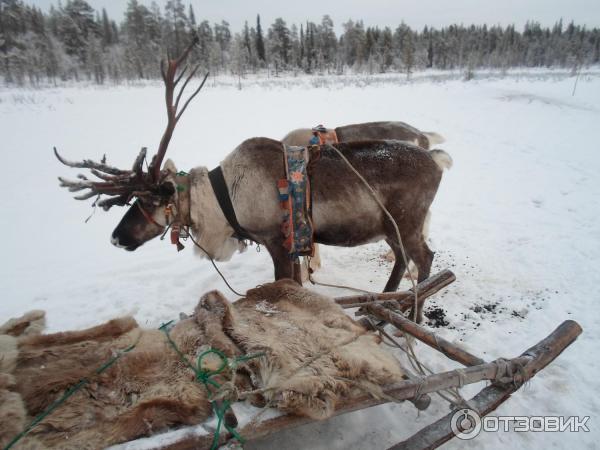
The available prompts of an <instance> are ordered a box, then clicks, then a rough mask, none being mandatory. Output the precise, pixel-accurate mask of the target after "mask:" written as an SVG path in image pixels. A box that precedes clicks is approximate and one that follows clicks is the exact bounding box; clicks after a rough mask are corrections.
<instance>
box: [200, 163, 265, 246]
mask: <svg viewBox="0 0 600 450" xmlns="http://www.w3.org/2000/svg"><path fill="white" fill-rule="evenodd" d="M208 179H209V180H210V184H211V186H212V188H213V191H214V193H215V197H217V201H218V202H219V206H220V207H221V210H222V211H223V214H224V215H225V218H226V219H227V222H229V225H231V227H232V228H233V231H234V232H235V234H234V237H236V238H237V239H249V240H251V241H253V240H254V239H252V237H250V235H249V234H248V232H247V231H246V230H245V229H244V227H242V226H241V225H240V223H239V222H238V220H237V217H236V215H235V210H234V209H233V204H232V203H231V197H230V196H229V190H228V189H227V184H226V183H225V177H224V176H223V171H222V170H221V166H217V167H216V168H215V169H213V170H211V171H210V172H208Z"/></svg>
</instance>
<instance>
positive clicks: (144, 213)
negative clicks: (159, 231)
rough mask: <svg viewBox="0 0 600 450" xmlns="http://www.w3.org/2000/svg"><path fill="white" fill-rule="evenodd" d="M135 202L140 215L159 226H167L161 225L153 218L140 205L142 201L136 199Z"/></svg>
mask: <svg viewBox="0 0 600 450" xmlns="http://www.w3.org/2000/svg"><path fill="white" fill-rule="evenodd" d="M135 204H136V205H138V208H140V211H141V212H142V215H143V216H144V218H145V219H146V220H147V221H148V222H150V223H153V224H154V225H156V226H157V227H161V228H165V227H166V226H167V225H161V224H160V223H158V222H157V221H156V220H154V218H153V217H152V216H151V215H150V213H149V212H148V211H146V210H145V209H144V207H143V206H142V202H141V201H139V200H138V201H136V202H135Z"/></svg>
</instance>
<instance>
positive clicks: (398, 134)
mask: <svg viewBox="0 0 600 450" xmlns="http://www.w3.org/2000/svg"><path fill="white" fill-rule="evenodd" d="M332 131H334V132H335V134H336V136H337V138H338V141H339V142H351V141H366V140H369V139H376V140H380V139H396V140H399V141H406V142H410V143H412V144H414V145H417V146H419V147H421V148H424V149H425V150H429V149H430V148H431V147H432V146H434V145H436V144H441V143H442V142H444V141H445V140H444V138H443V137H442V136H440V135H439V134H438V133H434V132H432V131H419V130H417V129H416V128H415V127H412V126H410V125H409V124H407V123H404V122H392V121H389V122H367V123H357V124H353V125H345V126H342V127H337V128H333V129H331V128H328V129H327V132H328V133H331V132H332ZM311 135H312V130H311V129H310V128H298V129H296V130H293V131H290V132H289V133H288V134H286V135H285V136H284V137H283V139H281V142H283V143H284V144H286V145H299V146H302V147H303V146H305V145H308V142H309V140H310V137H311Z"/></svg>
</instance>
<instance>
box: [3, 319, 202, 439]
mask: <svg viewBox="0 0 600 450" xmlns="http://www.w3.org/2000/svg"><path fill="white" fill-rule="evenodd" d="M171 335H172V337H173V339H174V340H175V341H176V342H177V345H178V346H179V347H180V348H181V349H182V351H184V352H186V354H187V355H188V357H190V358H191V357H193V356H194V355H195V352H196V349H197V348H198V347H199V346H200V345H201V342H199V341H198V340H199V339H200V338H201V336H202V333H201V331H200V328H199V327H198V326H197V325H196V323H195V322H194V321H193V320H191V319H187V320H184V321H182V322H180V323H179V324H178V325H177V326H176V327H175V328H174V329H173V330H172V332H171ZM1 337H3V338H6V337H7V336H1ZM13 339H14V338H13ZM134 343H137V345H136V347H135V349H134V350H133V351H131V352H130V353H126V354H124V356H122V357H121V358H120V359H119V360H118V361H117V363H115V364H114V365H113V366H112V367H110V368H109V369H108V370H106V371H105V372H103V373H101V374H100V375H93V372H94V370H96V369H97V368H98V367H100V366H101V365H102V364H104V363H105V362H107V361H108V360H110V358H111V357H112V356H114V355H115V354H116V352H118V351H120V350H124V349H125V348H127V347H129V346H130V345H132V344H134ZM15 344H16V346H15V348H16V350H17V356H16V360H15V363H14V364H12V367H13V370H12V371H11V373H7V372H5V373H2V374H0V421H1V422H2V429H1V431H0V446H2V447H4V446H5V445H6V444H8V442H9V441H10V440H11V439H12V438H13V437H14V436H15V435H16V434H17V433H19V432H20V431H21V430H23V429H24V428H25V427H26V426H27V425H28V424H29V423H30V421H31V420H32V419H33V418H34V417H35V416H37V415H38V414H40V413H41V412H43V411H44V410H45V409H46V408H47V407H48V406H49V405H50V404H51V403H52V402H53V401H55V400H56V399H58V398H60V397H61V396H62V394H63V393H64V392H65V390H66V389H68V388H69V387H70V386H72V385H74V384H75V383H77V382H78V381H79V380H81V379H82V378H88V379H90V383H88V384H87V385H86V386H85V387H83V388H82V389H81V390H80V391H78V392H77V393H75V394H74V395H72V396H71V397H70V398H69V399H67V400H66V402H65V403H63V404H62V405H61V406H59V407H58V408H57V409H56V410H54V412H52V414H50V415H49V416H48V417H47V418H45V419H44V420H43V421H42V422H41V423H40V424H39V425H37V427H35V428H34V429H33V430H32V432H31V433H30V434H29V435H28V436H27V437H25V438H23V439H21V441H19V443H18V444H17V445H16V446H15V447H14V448H16V449H19V448H31V449H38V448H47V447H56V448H61V449H96V448H104V447H106V446H108V445H111V444H115V443H119V442H124V441H129V440H132V439H135V438H137V437H140V436H146V435H149V434H153V433H155V432H158V431H162V430H164V429H166V428H169V427H173V426H177V425H191V424H196V423H199V422H201V421H203V420H204V419H206V418H207V417H208V416H209V415H210V414H211V412H212V410H211V406H210V404H209V402H208V400H207V397H206V392H205V389H204V387H203V386H202V385H201V384H199V383H197V382H196V381H194V376H193V373H192V372H191V371H190V369H188V368H187V367H185V366H184V365H183V363H181V362H180V360H179V358H178V357H177V355H176V354H175V353H174V352H173V350H171V348H170V347H168V344H167V343H166V339H165V336H164V334H163V333H162V332H161V331H159V330H142V329H140V328H138V326H137V323H136V322H135V320H133V319H132V318H122V319H115V320H111V321H109V322H107V323H105V324H103V325H100V326H97V327H94V328H90V329H87V330H82V331H74V332H64V333H56V334H49V335H37V336H36V335H33V336H24V337H19V338H18V339H15ZM3 347H4V348H3V350H2V355H5V354H6V353H4V351H5V350H7V348H6V346H3ZM2 379H4V380H5V382H4V383H2V381H1V380H2ZM7 400H8V401H9V403H6V401H7Z"/></svg>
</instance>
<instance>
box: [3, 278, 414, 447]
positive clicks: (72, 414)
mask: <svg viewBox="0 0 600 450" xmlns="http://www.w3.org/2000/svg"><path fill="white" fill-rule="evenodd" d="M24 320H26V319H24ZM18 322H19V320H17V321H15V322H13V325H15V324H17V326H18ZM13 328H14V327H12V326H11V327H10V329H13ZM23 329H25V328H23ZM170 335H171V337H172V339H173V340H174V341H175V343H176V345H177V347H178V348H179V349H180V350H181V351H182V352H183V353H184V354H185V355H186V357H187V358H188V360H189V361H195V358H197V356H198V354H199V353H200V352H202V351H203V350H205V349H207V348H209V347H213V348H217V349H219V350H221V351H223V352H224V353H225V354H227V355H228V356H229V357H235V356H239V355H243V354H251V353H258V352H264V353H265V356H261V357H259V358H255V359H251V360H250V361H248V362H247V363H246V364H240V367H239V368H238V372H237V374H236V387H237V389H238V391H240V392H247V391H253V390H258V391H260V392H261V394H262V396H261V397H259V398H250V399H251V400H255V401H256V402H258V403H260V404H261V405H264V404H265V403H268V404H269V405H271V406H274V407H277V408H280V409H282V410H284V411H288V412H292V413H295V414H302V415H306V416H308V417H311V418H314V419H324V418H327V417H329V416H331V415H332V414H333V412H334V410H335V408H336V405H337V404H338V403H339V402H340V400H341V399H343V398H344V397H347V396H353V395H356V394H359V393H365V392H368V393H371V394H372V395H377V394H378V393H379V392H380V390H379V389H380V388H379V386H381V385H385V384H389V383H393V382H396V381H399V380H401V379H402V370H401V368H400V367H399V365H398V363H397V362H396V360H395V359H394V358H393V357H392V356H391V355H389V354H387V353H386V352H384V351H383V350H382V349H381V348H380V347H379V345H378V344H379V339H378V337H377V336H375V335H374V334H371V333H368V332H367V331H366V330H365V329H364V328H363V327H361V326H360V325H358V324H357V323H356V322H354V321H353V320H352V319H350V318H349V317H348V316H346V315H345V313H344V311H343V310H342V309H341V308H340V307H339V306H338V305H336V304H335V302H333V300H332V299H330V298H327V297H323V296H321V295H318V294H316V293H314V292H311V291H309V290H307V289H303V288H301V287H299V286H298V285H297V284H295V283H294V282H293V281H291V280H281V281H278V282H275V283H271V284H267V285H265V286H261V287H259V288H256V289H252V290H250V291H248V293H247V296H246V298H244V299H241V300H240V301H237V302H236V303H234V304H229V303H228V302H227V300H226V299H225V298H224V297H223V295H222V294H220V293H219V292H217V291H212V292H209V293H208V294H206V295H204V296H203V297H202V298H201V299H200V302H199V303H198V306H197V307H196V309H195V312H194V314H193V315H192V316H191V317H189V318H186V319H184V320H182V321H181V322H179V323H178V324H177V325H176V326H175V327H174V328H173V330H172V331H171V332H170ZM0 338H4V344H5V345H4V346H3V347H2V349H0V357H5V356H7V355H8V358H9V359H10V362H8V363H7V364H5V365H3V366H2V373H0V422H1V423H2V427H1V429H0V446H2V447H4V446H5V445H6V444H7V443H8V442H9V441H10V440H11V439H12V438H13V437H14V436H15V435H16V434H17V433H18V432H19V431H21V430H22V429H24V428H25V426H26V425H27V424H28V423H29V422H30V421H31V420H32V419H33V418H34V417H35V416H37V415H38V414H40V413H41V412H43V411H44V410H45V409H46V408H47V407H48V406H49V405H50V404H51V403H52V402H53V401H55V400H56V399H57V398H59V397H60V396H61V395H62V394H63V392H64V391H65V390H66V389H68V388H69V387H70V386H72V385H73V384H75V383H77V382H78V381H79V380H81V379H82V378H88V379H89V380H90V383H88V384H87V385H86V386H85V387H83V388H82V389H81V390H80V391H79V392H77V393H76V394H74V395H73V396H72V397H70V398H69V399H68V400H67V401H66V402H65V403H64V404H62V405H61V406H60V407H59V408H57V409H56V410H55V411H54V412H53V413H52V414H50V415H49V416H48V417H46V418H45V419H44V420H43V421H42V422H41V423H40V424H39V425H38V426H37V427H36V428H34V430H33V431H32V432H31V433H30V435H28V436H27V437H25V438H24V439H23V440H22V441H20V442H19V444H18V445H17V446H16V448H23V449H24V448H32V449H37V448H46V447H59V448H64V449H87V448H89V449H94V448H102V447H105V446H108V445H111V444H115V443H119V442H124V441H129V440H132V439H136V438H138V437H141V436H146V435H151V434H154V433H156V432H159V431H161V430H165V429H167V428H171V427H176V426H181V425H191V424H197V423H201V422H202V421H204V420H205V419H206V418H207V417H209V415H210V414H211V413H212V411H211V405H210V403H209V401H208V398H207V392H206V389H205V387H204V386H203V385H202V384H201V383H198V382H197V381H196V380H195V377H194V374H193V372H192V371H191V370H190V369H189V368H188V367H187V366H186V365H185V364H184V363H183V362H182V361H181V360H180V359H179V356H178V355H177V354H176V353H175V352H174V350H173V349H172V348H170V346H169V344H168V343H167V340H166V338H165V336H164V334H163V333H162V332H161V331H159V330H142V329H140V328H139V327H138V326H137V324H136V322H135V321H134V320H133V319H132V318H130V317H126V318H121V319H115V320H111V321H110V322H107V323H105V324H104V325H100V326H97V327H94V328H90V329H88V330H82V331H74V332H65V333H56V334H50V335H40V336H24V337H19V336H17V337H14V336H8V335H4V336H0ZM0 341H1V339H0ZM134 343H136V347H135V348H134V350H132V351H131V352H129V353H126V354H124V356H122V357H121V359H119V360H118V361H117V362H116V363H115V364H114V365H113V366H111V367H110V368H109V369H108V370H106V371H105V372H103V373H101V374H99V375H93V372H94V370H95V369H97V368H98V367H99V366H101V365H102V364H104V363H105V362H106V361H108V360H109V359H110V358H111V357H112V356H113V355H115V354H116V352H118V351H120V350H123V349H126V348H128V347H129V346H131V345H132V344H134ZM4 352H6V353H4ZM219 362H220V361H213V363H214V364H215V366H216V365H217V364H218V363H219ZM209 368H211V367H210V361H209ZM213 368H214V367H213ZM230 379H231V374H230V373H224V374H223V375H219V376H218V377H215V381H217V383H219V384H223V383H225V382H226V381H228V380H230Z"/></svg>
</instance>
